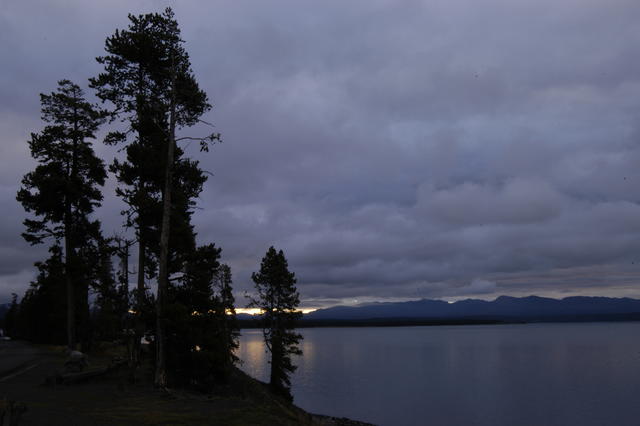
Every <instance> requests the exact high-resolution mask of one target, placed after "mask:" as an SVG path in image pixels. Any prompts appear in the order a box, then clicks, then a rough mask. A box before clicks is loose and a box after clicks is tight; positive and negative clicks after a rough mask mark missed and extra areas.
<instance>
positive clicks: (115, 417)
mask: <svg viewBox="0 0 640 426" xmlns="http://www.w3.org/2000/svg"><path fill="white" fill-rule="evenodd" d="M108 352H109V351H106V352H104V353H96V354H92V356H91V357H90V359H89V361H90V366H89V369H98V368H100V367H103V366H106V365H108V364H109V363H110V362H111V360H112V355H113V354H112V353H108ZM64 361H65V356H64V351H63V349H62V348H52V347H44V346H36V345H30V344H26V343H21V342H2V341H0V413H1V412H2V410H3V406H6V405H7V401H13V402H15V403H17V404H18V406H24V407H25V408H26V411H25V412H24V413H23V414H22V415H21V416H20V419H19V422H18V423H17V424H18V425H19V426H28V425H63V424H64V425H91V426H101V425H140V424H142V425H205V424H206V425H274V426H275V425H366V423H360V422H356V421H352V420H348V419H335V418H331V417H327V416H319V415H312V414H309V413H307V412H305V411H304V410H302V409H300V408H298V407H296V406H294V405H291V404H288V403H286V402H285V401H283V400H281V399H279V398H277V397H275V396H273V395H271V394H270V393H269V391H268V389H267V387H266V386H265V385H264V384H263V383H261V382H258V381H257V380H254V379H252V378H250V377H248V376H247V375H245V374H244V373H242V372H240V371H239V370H238V371H236V372H235V373H234V375H233V378H232V380H231V382H230V384H229V385H228V386H225V387H224V388H220V389H218V390H216V391H215V392H214V393H213V394H211V395H203V394H197V393H191V392H186V391H178V390H172V391H169V392H163V391H156V390H154V389H153V387H152V386H151V383H149V382H148V381H145V380H141V381H140V383H137V384H130V383H129V381H128V380H127V375H128V373H127V371H126V368H121V369H119V370H118V369H116V370H114V371H111V372H110V373H108V374H105V375H102V376H99V377H94V378H92V379H88V380H84V381H81V382H79V383H74V384H54V383H48V384H47V383H46V381H47V380H46V379H47V377H53V376H55V374H56V372H59V371H62V369H63V364H64ZM146 368H149V367H146ZM142 373H144V371H143V372H142ZM149 373H150V372H149ZM140 376H145V374H140ZM148 376H150V374H149V375H148ZM2 400H4V401H2ZM0 415H1V414H0ZM5 421H6V420H5ZM2 424H4V423H2Z"/></svg>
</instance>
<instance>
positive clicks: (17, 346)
mask: <svg viewBox="0 0 640 426" xmlns="http://www.w3.org/2000/svg"><path fill="white" fill-rule="evenodd" d="M49 356H50V355H49V354H48V353H46V352H44V351H43V350H42V349H40V348H38V347H36V346H32V345H30V344H28V343H25V342H20V341H0V382H3V381H5V380H7V379H9V378H10V377H12V376H13V375H15V374H20V372H22V371H24V370H25V369H30V368H33V366H34V365H37V364H39V363H40V362H41V361H42V360H43V359H45V358H47V357H49Z"/></svg>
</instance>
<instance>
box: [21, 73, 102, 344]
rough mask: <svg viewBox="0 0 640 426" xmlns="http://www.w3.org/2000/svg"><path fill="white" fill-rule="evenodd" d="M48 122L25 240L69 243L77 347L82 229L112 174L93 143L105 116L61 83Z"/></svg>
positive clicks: (69, 292) (27, 189) (24, 194)
mask: <svg viewBox="0 0 640 426" xmlns="http://www.w3.org/2000/svg"><path fill="white" fill-rule="evenodd" d="M40 99H41V104H42V119H43V120H44V121H45V122H46V123H48V125H47V126H46V127H45V128H44V130H43V131H42V132H41V133H32V134H31V140H30V141H29V148H30V149H31V156H32V157H33V158H34V159H35V160H36V161H37V162H38V166H36V168H35V170H34V171H32V172H30V173H28V174H26V175H25V176H24V178H23V180H22V187H21V188H20V190H19V191H18V194H17V200H18V201H20V202H21V203H22V205H23V207H24V208H25V210H26V211H27V212H29V213H33V214H34V215H35V216H36V217H37V218H36V219H26V220H25V221H24V223H25V225H26V227H27V231H26V232H25V233H23V234H22V235H23V237H24V238H25V239H26V240H27V241H28V242H30V243H31V244H39V243H41V242H42V241H43V240H44V239H46V238H49V237H52V238H54V239H55V240H56V241H59V240H64V253H65V261H64V263H65V274H64V279H65V280H66V299H67V345H68V346H69V348H74V347H75V345H76V293H77V291H76V290H77V289H76V286H77V285H78V283H79V280H78V279H77V277H78V273H77V269H78V267H79V265H78V262H77V261H76V259H75V256H76V250H77V248H78V246H79V241H80V240H81V238H82V233H81V228H82V226H83V225H84V224H86V223H87V222H88V219H87V217H88V215H89V214H91V213H92V212H93V210H94V209H95V208H96V207H97V206H98V205H99V204H100V201H101V200H102V193H101V192H100V189H99V186H102V185H104V182H105V178H106V171H105V167H104V163H103V162H102V160H100V159H99V158H98V157H96V155H95V153H94V151H93V148H92V146H91V143H90V142H89V141H88V139H93V138H94V134H95V132H96V130H97V129H98V127H99V125H100V124H101V123H102V122H103V118H102V116H101V114H100V113H99V112H98V111H97V110H96V109H95V108H94V107H93V106H92V105H91V104H90V103H89V102H87V101H86V100H85V99H84V97H83V92H82V90H81V89H80V87H79V86H78V85H76V84H74V83H72V82H70V81H69V80H61V81H60V82H58V90H57V91H56V92H53V93H51V94H49V95H44V94H41V95H40Z"/></svg>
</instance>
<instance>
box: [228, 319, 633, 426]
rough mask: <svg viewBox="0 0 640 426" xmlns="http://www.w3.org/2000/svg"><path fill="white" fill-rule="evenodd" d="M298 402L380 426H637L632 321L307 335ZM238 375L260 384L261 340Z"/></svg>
mask: <svg viewBox="0 0 640 426" xmlns="http://www.w3.org/2000/svg"><path fill="white" fill-rule="evenodd" d="M301 333H302V334H303V335H304V338H305V340H304V343H303V350H304V351H305V354H304V356H303V357H302V358H299V359H296V360H295V363H296V364H297V365H299V369H298V371H296V373H295V374H294V376H293V378H292V385H293V389H292V391H293V394H294V398H295V402H296V404H298V405H300V406H301V407H303V408H305V409H307V410H309V411H312V412H320V413H326V414H331V415H336V416H347V417H353V418H356V419H361V420H367V421H370V422H373V423H376V424H380V425H405V424H406V425H421V424H425V423H429V424H437V425H461V424H465V425H466V424H473V425H492V426H493V425H542V424H544V425H570V424H580V425H613V424H615V425H634V426H635V425H637V424H640V421H639V420H638V419H640V405H639V404H637V403H636V401H635V395H637V393H638V391H640V368H638V367H640V339H637V336H638V335H640V323H604V324H603V323H601V324H597V323H593V324H530V325H508V326H468V327H466V326H463V327H402V328H358V329H349V328H337V329H328V328H323V329H304V330H302V331H301ZM238 353H239V356H240V358H241V359H243V360H244V361H245V365H244V366H243V368H244V369H245V371H247V372H248V373H249V374H251V375H253V376H254V377H257V378H259V379H261V380H266V379H267V378H268V367H269V366H268V363H267V361H268V356H267V355H266V354H265V352H264V345H263V343H262V334H261V332H260V331H254V330H245V331H243V335H242V337H241V345H240V348H239V352H238Z"/></svg>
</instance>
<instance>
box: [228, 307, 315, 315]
mask: <svg viewBox="0 0 640 426" xmlns="http://www.w3.org/2000/svg"><path fill="white" fill-rule="evenodd" d="M296 310H297V311H299V312H302V313H303V314H308V313H309V312H313V311H317V310H318V309H317V308H300V309H296ZM261 312H262V311H261V310H260V309H259V308H236V313H237V314H249V315H260V313H261Z"/></svg>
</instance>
